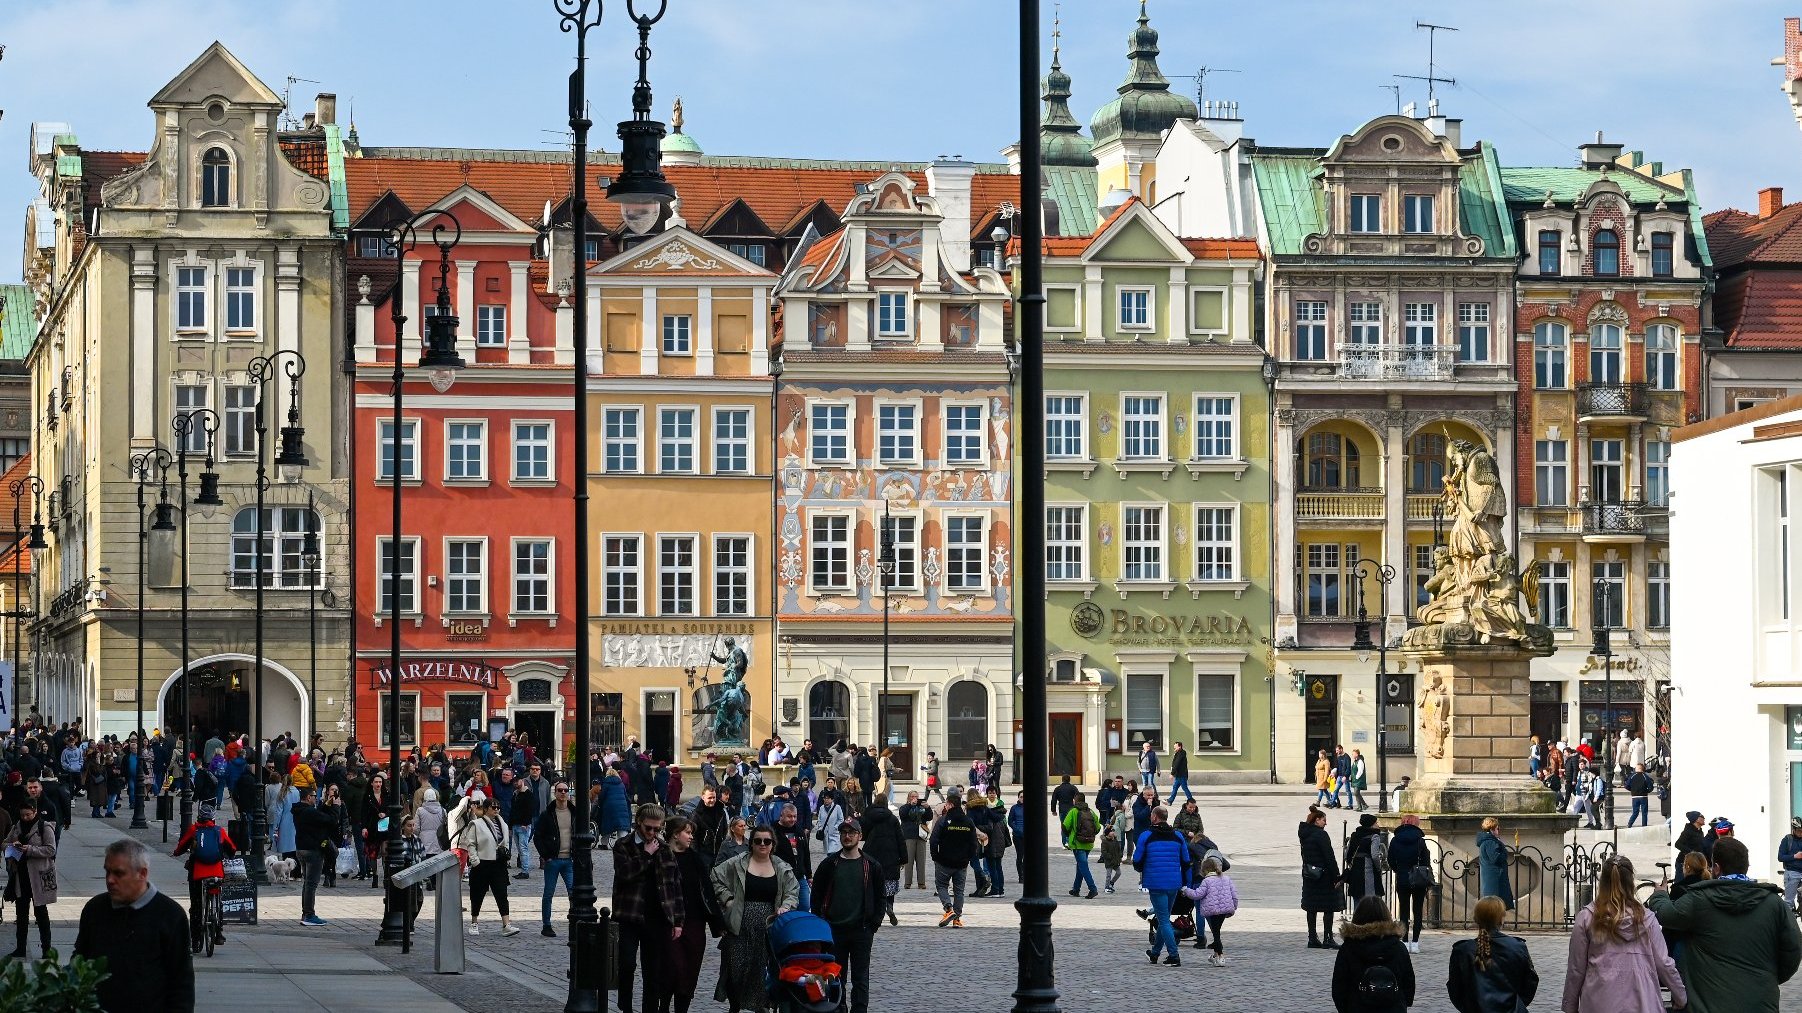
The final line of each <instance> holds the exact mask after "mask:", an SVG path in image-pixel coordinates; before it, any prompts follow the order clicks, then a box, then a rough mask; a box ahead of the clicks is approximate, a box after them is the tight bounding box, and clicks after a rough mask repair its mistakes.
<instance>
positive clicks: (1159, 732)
mask: <svg viewBox="0 0 1802 1013" xmlns="http://www.w3.org/2000/svg"><path fill="white" fill-rule="evenodd" d="M1163 739H1164V677H1163V676H1162V675H1141V674H1137V673H1134V674H1129V675H1127V677H1126V749H1127V752H1130V753H1136V752H1138V751H1139V743H1141V742H1149V743H1151V745H1152V748H1154V749H1156V748H1159V747H1161V746H1162V745H1163Z"/></svg>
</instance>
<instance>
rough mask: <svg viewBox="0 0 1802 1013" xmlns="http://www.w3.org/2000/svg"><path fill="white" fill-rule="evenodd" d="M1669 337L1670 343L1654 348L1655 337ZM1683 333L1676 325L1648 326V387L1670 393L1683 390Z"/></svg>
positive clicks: (1660, 344)
mask: <svg viewBox="0 0 1802 1013" xmlns="http://www.w3.org/2000/svg"><path fill="white" fill-rule="evenodd" d="M1654 334H1657V335H1660V336H1661V338H1663V337H1668V338H1669V339H1670V343H1669V344H1668V345H1667V344H1664V343H1663V342H1662V340H1660V343H1659V344H1658V345H1657V347H1654V346H1653V340H1654V339H1653V335H1654ZM1682 349H1683V332H1682V331H1680V330H1678V329H1677V325H1676V324H1648V325H1647V326H1646V386H1647V387H1649V388H1651V389H1652V390H1660V391H1669V390H1682V389H1683V355H1682Z"/></svg>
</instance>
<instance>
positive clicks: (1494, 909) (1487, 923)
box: [1473, 897, 1508, 970]
mask: <svg viewBox="0 0 1802 1013" xmlns="http://www.w3.org/2000/svg"><path fill="white" fill-rule="evenodd" d="M1507 914H1508V905H1506V904H1504V903H1503V902H1502V899H1501V898H1500V897H1484V898H1483V899H1482V900H1479V901H1477V906H1476V910H1475V911H1474V912H1473V915H1474V917H1475V920H1476V923H1477V969H1478V970H1487V969H1488V968H1489V960H1490V957H1491V955H1492V953H1493V951H1494V948H1495V937H1494V933H1495V932H1496V930H1498V929H1500V928H1501V927H1502V919H1503V918H1505V917H1507Z"/></svg>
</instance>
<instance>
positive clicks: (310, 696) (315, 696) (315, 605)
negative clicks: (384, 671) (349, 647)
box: [300, 489, 356, 732]
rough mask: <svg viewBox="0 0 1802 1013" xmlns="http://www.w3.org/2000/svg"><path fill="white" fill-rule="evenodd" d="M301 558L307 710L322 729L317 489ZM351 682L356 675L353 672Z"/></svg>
mask: <svg viewBox="0 0 1802 1013" xmlns="http://www.w3.org/2000/svg"><path fill="white" fill-rule="evenodd" d="M300 561H301V563H302V565H304V566H305V567H306V568H307V713H308V714H311V715H313V730H314V731H315V732H317V731H318V730H319V513H318V508H317V507H316V506H314V504H313V490H311V489H308V490H307V517H306V530H305V531H304V532H303V533H302V534H301V540H300ZM351 682H352V683H353V684H354V683H355V682H356V678H355V676H354V675H353V676H352V678H351Z"/></svg>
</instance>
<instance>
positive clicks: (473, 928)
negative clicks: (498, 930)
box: [463, 922, 482, 936]
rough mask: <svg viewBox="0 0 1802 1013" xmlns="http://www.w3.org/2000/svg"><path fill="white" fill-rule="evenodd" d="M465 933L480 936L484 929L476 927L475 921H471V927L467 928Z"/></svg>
mask: <svg viewBox="0 0 1802 1013" xmlns="http://www.w3.org/2000/svg"><path fill="white" fill-rule="evenodd" d="M463 934H464V935H466V936H479V935H481V934H482V930H481V929H480V928H477V927H476V923H475V922H470V923H469V928H467V929H465V930H464V932H463Z"/></svg>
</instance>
